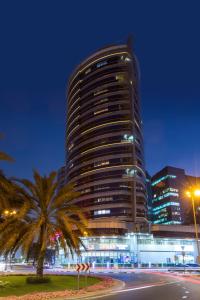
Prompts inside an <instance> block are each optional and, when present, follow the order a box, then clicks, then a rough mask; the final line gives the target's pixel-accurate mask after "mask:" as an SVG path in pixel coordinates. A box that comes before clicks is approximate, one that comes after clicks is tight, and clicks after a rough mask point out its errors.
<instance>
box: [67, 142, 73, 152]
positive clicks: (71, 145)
mask: <svg viewBox="0 0 200 300" xmlns="http://www.w3.org/2000/svg"><path fill="white" fill-rule="evenodd" d="M73 147H74V144H73V143H71V144H70V145H69V148H68V149H69V151H70V150H71V149H72V148H73Z"/></svg>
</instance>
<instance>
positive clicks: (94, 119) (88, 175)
mask: <svg viewBox="0 0 200 300" xmlns="http://www.w3.org/2000/svg"><path fill="white" fill-rule="evenodd" d="M67 108H68V112H67V130H66V154H67V181H68V182H70V183H73V184H74V185H75V189H76V190H78V191H80V197H79V198H78V199H77V200H76V203H77V204H78V205H79V206H81V207H82V208H83V210H84V211H85V212H86V214H87V216H88V219H89V220H90V227H91V228H93V230H94V233H95V234H103V233H104V234H123V233H125V232H127V231H133V230H134V225H136V224H137V226H138V224H143V223H145V222H146V221H147V219H146V217H147V211H146V182H145V169H144V158H143V136H142V128H141V116H140V100H139V92H138V68H137V60H136V58H135V55H134V54H133V53H132V50H131V47H130V45H129V44H122V45H112V46H108V47H105V48H103V49H100V50H99V51H97V52H95V53H94V54H93V55H91V56H89V57H88V58H87V59H85V60H84V61H83V62H82V63H81V64H80V65H79V66H78V67H77V68H76V69H75V71H74V72H73V74H72V75H71V77H70V80H69V85H68V96H67ZM135 227H136V226H135Z"/></svg>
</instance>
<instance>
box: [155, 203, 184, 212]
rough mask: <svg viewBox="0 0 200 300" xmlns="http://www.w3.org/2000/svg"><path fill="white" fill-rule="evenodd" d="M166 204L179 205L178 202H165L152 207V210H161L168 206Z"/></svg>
mask: <svg viewBox="0 0 200 300" xmlns="http://www.w3.org/2000/svg"><path fill="white" fill-rule="evenodd" d="M168 206H180V203H178V202H167V203H165V204H162V205H159V206H157V207H155V208H153V212H154V211H157V210H161V209H163V208H164V207H168Z"/></svg>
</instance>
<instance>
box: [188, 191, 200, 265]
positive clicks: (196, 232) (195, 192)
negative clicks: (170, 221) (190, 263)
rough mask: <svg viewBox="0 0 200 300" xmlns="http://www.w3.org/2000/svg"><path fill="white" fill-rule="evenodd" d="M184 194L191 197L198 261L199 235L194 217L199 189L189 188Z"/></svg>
mask: <svg viewBox="0 0 200 300" xmlns="http://www.w3.org/2000/svg"><path fill="white" fill-rule="evenodd" d="M186 195H187V196H188V197H189V198H191V200H192V210H193V217H194V228H195V236H196V243H197V253H198V256H197V263H200V246H199V236H198V227H197V219H196V212H195V203H194V199H195V197H200V189H190V190H189V191H186Z"/></svg>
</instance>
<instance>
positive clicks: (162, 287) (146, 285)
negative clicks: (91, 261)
mask: <svg viewBox="0 0 200 300" xmlns="http://www.w3.org/2000/svg"><path fill="white" fill-rule="evenodd" d="M111 277H113V278H116V279H119V280H122V281H124V282H125V286H124V288H122V289H121V290H118V291H111V292H109V293H107V294H106V295H104V296H103V297H102V296H101V297H99V296H97V297H88V298H87V299H97V298H99V299H100V298H102V299H103V300H124V299H126V300H133V299H136V300H182V299H186V300H200V278H199V277H197V276H183V275H180V274H170V273H165V272H158V271H142V270H139V271H138V270H137V271H135V272H134V273H131V274H123V273H121V274H113V275H112V276H111Z"/></svg>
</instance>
